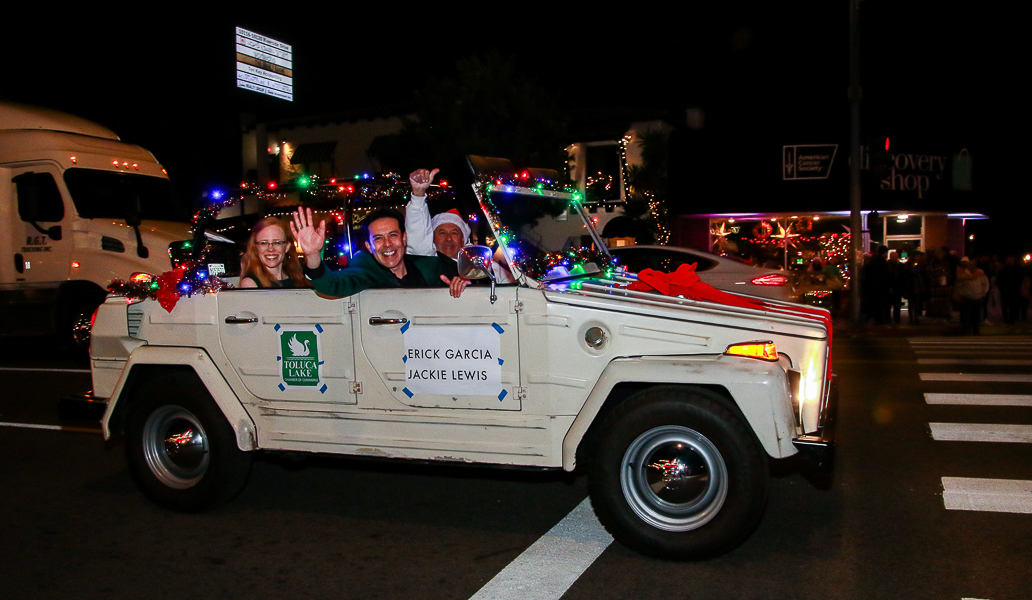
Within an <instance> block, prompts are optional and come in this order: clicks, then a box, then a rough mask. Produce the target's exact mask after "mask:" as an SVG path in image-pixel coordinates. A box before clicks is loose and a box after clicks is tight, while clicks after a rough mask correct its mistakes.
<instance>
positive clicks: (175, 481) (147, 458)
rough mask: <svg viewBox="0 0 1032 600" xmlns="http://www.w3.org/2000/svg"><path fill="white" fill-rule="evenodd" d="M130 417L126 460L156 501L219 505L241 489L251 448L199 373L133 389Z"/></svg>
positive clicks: (183, 506) (197, 507) (190, 508)
mask: <svg viewBox="0 0 1032 600" xmlns="http://www.w3.org/2000/svg"><path fill="white" fill-rule="evenodd" d="M131 402H132V404H130V406H129V414H128V417H127V421H126V434H127V440H126V460H127V462H128V463H129V472H130V473H131V474H132V476H133V480H135V482H136V485H137V486H138V487H139V488H140V489H141V490H142V491H143V493H144V494H145V495H146V496H147V497H148V498H150V499H151V500H152V501H154V502H155V503H156V504H158V505H160V506H163V507H165V508H168V509H171V510H177V511H182V512H200V511H203V510H207V509H210V508H215V507H217V506H221V505H222V504H225V503H226V502H229V501H230V500H232V499H233V498H235V497H236V496H237V494H239V493H240V490H242V489H243V487H244V484H246V483H247V478H248V476H249V475H250V472H251V453H250V452H244V451H242V450H240V449H239V448H237V445H236V436H235V435H234V433H233V428H232V427H230V425H229V423H228V422H227V421H226V418H225V417H224V416H223V415H222V411H221V410H220V409H219V407H218V405H217V404H215V401H214V400H212V398H211V395H210V394H209V393H208V391H207V390H206V389H205V388H204V386H203V385H201V383H200V382H199V381H197V379H196V378H194V377H191V376H184V375H178V374H177V375H174V376H162V377H158V378H155V379H152V380H151V381H149V382H148V383H147V384H145V385H144V386H142V387H141V389H140V390H139V393H137V394H134V397H133V398H132V399H131Z"/></svg>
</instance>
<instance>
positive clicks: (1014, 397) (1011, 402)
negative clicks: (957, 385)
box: [924, 394, 1032, 406]
mask: <svg viewBox="0 0 1032 600" xmlns="http://www.w3.org/2000/svg"><path fill="white" fill-rule="evenodd" d="M924 397H925V402H927V403H928V404H959V405H967V406H1032V396H1024V395H1020V394H925V395H924Z"/></svg>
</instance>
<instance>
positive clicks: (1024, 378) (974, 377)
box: [920, 373, 1032, 383]
mask: <svg viewBox="0 0 1032 600" xmlns="http://www.w3.org/2000/svg"><path fill="white" fill-rule="evenodd" d="M920 375H921V381H997V382H1001V383H1032V375H1017V374H1010V373H921V374H920Z"/></svg>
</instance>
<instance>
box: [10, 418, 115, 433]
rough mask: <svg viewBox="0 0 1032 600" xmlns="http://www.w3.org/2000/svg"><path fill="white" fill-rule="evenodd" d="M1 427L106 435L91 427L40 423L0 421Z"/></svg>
mask: <svg viewBox="0 0 1032 600" xmlns="http://www.w3.org/2000/svg"><path fill="white" fill-rule="evenodd" d="M0 427H19V428H21V429H46V430H49V431H74V432H76V433H104V432H103V431H101V430H100V429H91V428H89V427H65V426H63V425H40V424H38V423H4V422H2V421H0Z"/></svg>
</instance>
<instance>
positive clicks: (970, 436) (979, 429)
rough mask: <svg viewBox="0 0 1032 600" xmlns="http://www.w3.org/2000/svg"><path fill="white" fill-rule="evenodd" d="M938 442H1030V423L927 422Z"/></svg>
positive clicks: (1031, 437)
mask: <svg viewBox="0 0 1032 600" xmlns="http://www.w3.org/2000/svg"><path fill="white" fill-rule="evenodd" d="M928 425H929V426H930V427H931V428H932V439H934V440H936V441H939V442H1016V443H1020V444H1032V425H1003V424H994V423H929V424H928Z"/></svg>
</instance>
